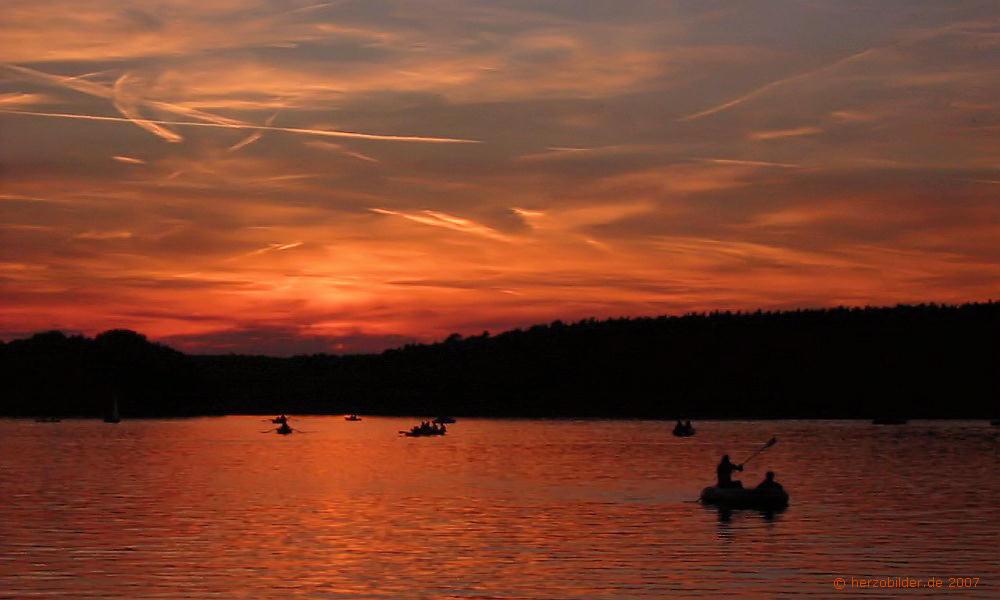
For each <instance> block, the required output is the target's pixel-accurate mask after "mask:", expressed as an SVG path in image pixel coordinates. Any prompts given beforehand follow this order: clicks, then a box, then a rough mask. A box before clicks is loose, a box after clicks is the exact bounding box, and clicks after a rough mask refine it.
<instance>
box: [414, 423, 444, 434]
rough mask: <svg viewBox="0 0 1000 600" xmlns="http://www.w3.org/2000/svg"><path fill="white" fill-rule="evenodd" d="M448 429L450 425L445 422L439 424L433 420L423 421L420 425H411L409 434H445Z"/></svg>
mask: <svg viewBox="0 0 1000 600" xmlns="http://www.w3.org/2000/svg"><path fill="white" fill-rule="evenodd" d="M447 431H448V427H447V426H446V425H445V424H444V423H440V424H438V423H435V422H433V421H423V422H422V423H420V425H414V426H413V427H411V428H410V431H409V435H413V436H416V435H444V434H445V433H447Z"/></svg>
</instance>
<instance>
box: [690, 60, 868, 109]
mask: <svg viewBox="0 0 1000 600" xmlns="http://www.w3.org/2000/svg"><path fill="white" fill-rule="evenodd" d="M878 50H879V48H869V49H868V50H864V51H862V52H857V53H855V54H852V55H850V56H847V57H845V58H842V59H840V60H837V61H834V62H832V63H830V64H828V65H825V66H823V67H820V68H818V69H814V70H812V71H807V72H805V73H799V74H798V75H793V76H791V77H785V78H783V79H778V80H776V81H772V82H770V83H766V84H764V85H762V86H760V87H758V88H756V89H754V90H752V91H750V92H747V93H746V94H743V95H742V96H739V97H737V98H734V99H732V100H729V101H727V102H723V103H722V104H717V105H715V106H713V107H711V108H706V109H705V110H701V111H698V112H696V113H692V114H690V115H687V116H685V117H682V118H681V119H679V120H680V121H683V122H687V121H697V120H698V119H703V118H705V117H710V116H712V115H714V114H717V113H720V112H723V111H726V110H729V109H731V108H735V107H737V106H739V105H741V104H743V103H745V102H749V101H750V100H754V99H756V98H759V97H761V96H765V95H767V94H769V93H770V92H773V91H774V90H776V89H779V88H781V87H784V86H787V85H789V84H791V83H795V82H799V81H802V80H805V79H809V78H812V77H816V76H818V75H823V74H825V73H829V72H830V71H833V70H835V69H837V68H840V67H842V66H844V65H847V64H850V63H853V62H856V61H859V60H862V59H864V58H866V57H869V56H871V55H873V54H874V53H875V52H877V51H878Z"/></svg>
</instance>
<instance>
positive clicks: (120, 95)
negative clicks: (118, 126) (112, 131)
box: [111, 73, 184, 142]
mask: <svg viewBox="0 0 1000 600" xmlns="http://www.w3.org/2000/svg"><path fill="white" fill-rule="evenodd" d="M127 81H128V73H126V74H125V75H122V76H121V77H119V78H118V80H117V81H115V85H114V87H113V88H112V91H111V103H112V104H114V105H115V108H116V109H118V112H120V113H121V114H122V116H123V117H125V118H126V119H128V120H129V121H132V122H133V123H135V124H136V125H138V126H139V127H142V128H143V129H145V130H146V131H148V132H150V133H152V134H153V135H156V136H159V137H161V138H163V139H165V140H167V141H168V142H180V141H183V140H184V138H183V137H181V136H180V135H178V134H176V133H174V132H173V131H170V130H169V129H167V128H166V127H160V126H159V125H157V124H156V123H153V122H152V121H150V120H149V119H146V118H144V117H143V116H142V115H141V114H139V107H138V106H137V105H138V103H139V102H141V100H139V99H137V98H135V97H133V96H132V95H130V94H128V93H127V91H126V88H125V86H126V82H127Z"/></svg>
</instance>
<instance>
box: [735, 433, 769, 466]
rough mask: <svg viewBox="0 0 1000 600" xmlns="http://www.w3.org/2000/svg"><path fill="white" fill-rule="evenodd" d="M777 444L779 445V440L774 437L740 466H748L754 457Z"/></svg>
mask: <svg viewBox="0 0 1000 600" xmlns="http://www.w3.org/2000/svg"><path fill="white" fill-rule="evenodd" d="M777 443H778V438H776V437H772V438H771V439H769V440H767V443H766V444H764V445H763V446H761V447H760V448H757V451H756V452H754V453H753V454H751V455H750V457H749V458H747V459H746V460H745V461H743V462H741V463H740V465H741V466H742V465H745V464H747V463H748V462H750V459H752V458H753V457H755V456H757V455H758V454H760V453H761V452H763V451H764V450H767V449H768V448H770V447H771V446H773V445H775V444H777Z"/></svg>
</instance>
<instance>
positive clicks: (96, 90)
mask: <svg viewBox="0 0 1000 600" xmlns="http://www.w3.org/2000/svg"><path fill="white" fill-rule="evenodd" d="M0 68H6V69H8V70H11V71H14V72H16V73H20V74H21V75H25V76H28V77H29V78H34V79H36V80H42V81H45V82H48V83H53V84H56V85H59V86H62V87H66V88H69V89H72V90H75V91H78V92H81V93H83V94H88V95H91V96H97V97H99V98H107V99H108V100H111V101H112V103H113V104H115V108H117V109H118V110H119V111H121V109H122V106H119V103H117V102H115V100H116V98H117V95H116V94H115V91H114V90H113V89H112V88H109V87H107V86H104V85H101V84H98V83H94V82H92V81H86V80H82V79H75V78H72V77H62V76H59V75H52V74H50V73H44V72H42V71H36V70H35V69H29V68H27V67H20V66H17V65H11V64H5V63H0ZM124 77H125V76H123V77H122V78H119V80H118V81H119V82H121V81H122V79H123V78H124ZM139 103H141V104H143V105H146V106H149V107H151V108H156V109H159V110H162V111H166V112H170V113H174V114H179V115H181V116H185V117H189V118H193V119H198V120H199V121H205V122H204V123H194V122H190V121H166V120H162V119H143V118H141V117H140V118H139V119H133V118H125V119H121V118H115V117H98V116H94V115H74V114H69V113H42V112H31V111H13V110H8V111H3V112H8V113H15V112H17V113H20V114H25V115H33V116H37V117H59V118H64V119H87V120H93V121H115V122H126V123H132V124H134V125H138V126H139V127H142V128H143V129H146V130H147V131H150V132H152V133H155V134H156V135H158V136H160V137H163V138H164V139H167V140H169V141H179V140H175V139H171V136H177V137H180V136H178V135H177V134H176V133H174V132H172V131H169V130H167V129H162V128H161V131H154V130H153V129H151V128H150V126H156V125H178V126H188V127H216V128H224V129H249V130H255V131H283V132H285V133H299V134H304V135H318V136H326V137H342V138H353V139H358V140H382V141H394V142H423V143H438V144H477V143H480V142H479V141H478V140H465V139H458V138H444V137H423V136H406V135H402V136H397V135H378V134H374V133H356V132H351V131H332V130H325V129H305V128H296V127H273V126H270V125H254V124H252V123H247V122H245V121H238V120H236V119H230V118H227V117H221V116H219V115H214V114H212V113H207V112H204V111H200V110H197V109H194V108H188V107H186V106H179V105H177V104H171V103H169V102H160V101H157V100H139ZM125 107H126V108H128V107H127V106H125ZM123 114H125V113H124V112H123ZM126 116H131V115H126ZM272 118H273V117H272ZM139 121H141V122H142V124H140V122H139Z"/></svg>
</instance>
